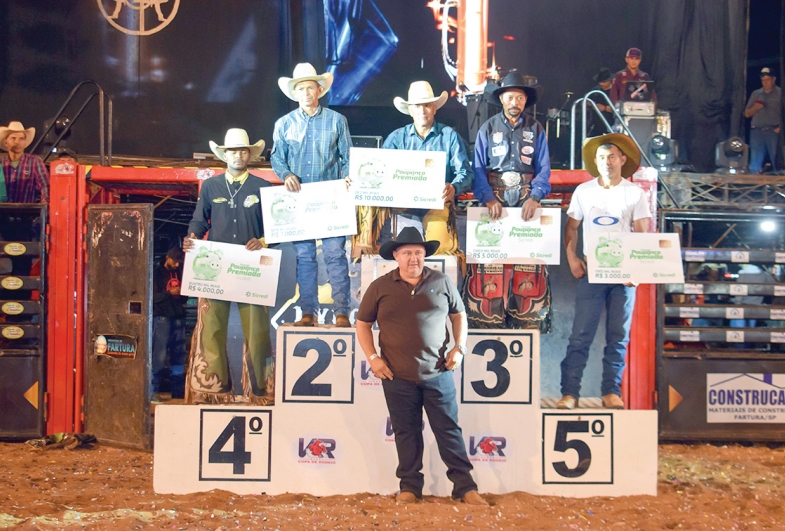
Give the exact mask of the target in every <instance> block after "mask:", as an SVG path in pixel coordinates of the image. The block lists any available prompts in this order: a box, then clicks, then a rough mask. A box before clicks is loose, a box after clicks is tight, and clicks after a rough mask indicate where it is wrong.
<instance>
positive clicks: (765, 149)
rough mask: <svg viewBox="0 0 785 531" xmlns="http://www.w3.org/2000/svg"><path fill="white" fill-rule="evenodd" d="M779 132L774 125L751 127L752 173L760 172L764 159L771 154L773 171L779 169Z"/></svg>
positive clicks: (770, 159)
mask: <svg viewBox="0 0 785 531" xmlns="http://www.w3.org/2000/svg"><path fill="white" fill-rule="evenodd" d="M779 136H780V135H779V133H775V132H774V128H773V127H763V128H761V127H753V128H752V129H750V173H760V171H761V169H763V161H764V160H766V155H767V154H768V156H769V161H770V162H771V169H772V171H777V140H779Z"/></svg>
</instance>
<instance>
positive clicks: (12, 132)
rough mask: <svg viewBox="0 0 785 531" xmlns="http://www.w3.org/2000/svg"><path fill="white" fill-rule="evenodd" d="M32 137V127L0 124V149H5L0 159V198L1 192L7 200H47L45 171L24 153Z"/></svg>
mask: <svg viewBox="0 0 785 531" xmlns="http://www.w3.org/2000/svg"><path fill="white" fill-rule="evenodd" d="M34 138H35V127H29V128H27V129H25V128H24V126H23V125H22V124H21V122H11V123H10V124H8V125H7V126H3V127H0V149H3V150H5V151H7V152H8V156H7V157H5V158H4V159H3V162H2V175H0V178H2V179H0V180H2V183H0V200H3V199H2V196H3V195H5V196H6V199H5V201H8V202H9V203H48V202H49V172H48V171H47V170H46V166H45V165H44V161H43V160H41V157H39V156H37V155H30V154H28V153H25V149H27V146H29V145H30V144H31V143H32V142H33V139H34ZM3 192H5V193H3Z"/></svg>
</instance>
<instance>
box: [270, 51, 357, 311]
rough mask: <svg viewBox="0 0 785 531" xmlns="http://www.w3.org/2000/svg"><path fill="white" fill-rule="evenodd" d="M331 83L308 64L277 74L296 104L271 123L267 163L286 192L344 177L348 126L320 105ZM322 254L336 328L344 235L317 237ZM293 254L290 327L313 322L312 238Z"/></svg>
mask: <svg viewBox="0 0 785 531" xmlns="http://www.w3.org/2000/svg"><path fill="white" fill-rule="evenodd" d="M332 83H333V75H332V74H330V73H329V72H326V73H324V74H317V73H316V69H315V68H314V67H313V66H312V65H310V64H309V63H300V64H298V65H297V66H296V67H294V74H293V75H292V77H282V78H280V79H279V80H278V86H279V87H280V89H281V90H282V91H283V93H284V94H286V96H287V97H288V98H289V99H291V100H294V101H296V102H297V103H298V104H299V107H298V108H297V109H295V110H293V111H292V112H290V113H289V114H287V115H285V116H283V117H282V118H280V119H278V121H277V122H275V129H274V131H273V142H274V143H273V150H272V155H271V158H270V162H271V163H272V166H273V171H274V172H275V174H276V175H277V176H278V178H279V179H281V180H282V181H283V182H284V185H285V186H286V189H287V190H288V191H290V192H299V191H300V187H301V186H302V185H303V184H308V183H316V182H322V181H335V180H338V179H343V178H345V177H347V176H348V175H349V148H350V147H351V145H352V141H351V138H350V137H349V124H348V123H347V121H346V118H345V117H344V116H343V115H341V114H338V113H337V112H335V111H332V110H330V109H326V108H324V107H322V106H321V105H320V104H319V98H321V97H322V96H324V95H325V94H327V91H328V90H330V86H331V85H332ZM321 241H322V253H323V256H324V262H325V266H326V267H327V276H328V278H329V281H330V287H331V288H332V299H333V313H334V315H335V324H336V326H339V327H348V326H351V324H350V322H349V304H350V298H349V287H350V281H349V264H348V261H347V258H346V251H345V245H346V237H345V236H333V237H330V238H322V239H321ZM294 248H295V251H296V252H297V284H298V285H299V287H300V308H301V309H302V312H303V315H302V318H301V319H300V320H299V321H297V322H296V323H294V324H295V326H314V325H316V324H318V319H317V317H316V316H317V310H318V308H319V292H318V282H317V281H318V265H317V262H316V241H314V240H305V241H297V242H294Z"/></svg>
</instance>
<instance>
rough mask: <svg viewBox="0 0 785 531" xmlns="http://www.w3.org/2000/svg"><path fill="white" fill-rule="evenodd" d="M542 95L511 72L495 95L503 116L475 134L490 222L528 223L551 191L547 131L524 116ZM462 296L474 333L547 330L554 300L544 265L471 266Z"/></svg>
mask: <svg viewBox="0 0 785 531" xmlns="http://www.w3.org/2000/svg"><path fill="white" fill-rule="evenodd" d="M486 90H487V89H486ZM541 92H542V87H541V86H540V85H538V84H537V80H536V78H534V77H532V76H524V75H522V74H521V73H519V72H517V71H515V70H513V71H511V72H510V73H508V74H507V76H505V78H504V79H503V80H502V82H501V85H500V86H499V87H498V88H497V89H495V90H494V91H493V93H492V96H493V98H496V99H497V100H498V101H499V102H500V103H501V106H502V112H501V113H499V114H496V115H495V116H492V117H490V118H489V119H488V120H487V121H486V122H485V123H484V124H483V125H482V126H481V127H480V129H479V131H478V132H477V138H476V140H475V143H474V184H472V191H473V192H474V197H475V198H476V199H477V200H478V201H479V202H480V204H482V205H485V206H487V207H488V217H489V218H490V219H498V218H499V217H500V216H501V215H502V208H503V207H511V208H518V207H520V208H521V217H522V218H523V219H524V220H526V221H528V220H530V219H531V218H532V217H533V216H534V214H535V212H536V211H537V209H538V208H539V207H540V201H541V200H542V199H544V198H545V197H546V196H547V195H548V194H549V193H550V191H551V185H550V177H551V162H550V154H549V150H548V138H547V136H546V134H545V129H544V128H543V127H542V125H541V124H540V123H539V122H538V121H537V120H535V119H534V118H533V117H532V116H530V115H529V114H527V113H525V112H524V110H525V109H526V108H527V107H531V106H532V105H534V104H535V103H536V102H537V99H538V98H539V97H540V93H541ZM464 296H465V300H466V302H467V306H468V308H469V323H470V324H471V326H472V328H505V327H506V328H535V327H536V328H540V330H541V331H543V332H547V331H548V329H549V322H550V306H551V302H550V301H551V295H550V287H549V283H548V268H547V267H546V266H544V265H525V264H517V265H509V264H508V265H503V266H502V265H498V264H477V265H472V266H471V267H470V268H469V271H468V276H467V280H466V282H465V283H464Z"/></svg>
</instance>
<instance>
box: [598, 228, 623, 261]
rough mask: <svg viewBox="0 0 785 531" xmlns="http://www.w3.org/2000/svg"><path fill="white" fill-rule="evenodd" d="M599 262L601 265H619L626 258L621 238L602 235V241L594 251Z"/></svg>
mask: <svg viewBox="0 0 785 531" xmlns="http://www.w3.org/2000/svg"><path fill="white" fill-rule="evenodd" d="M594 256H596V257H597V263H598V265H599V266H600V267H619V266H621V263H622V260H624V253H623V252H622V248H621V240H616V239H613V240H612V239H610V238H606V237H605V236H600V243H599V244H598V245H597V249H596V250H595V251H594Z"/></svg>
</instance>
